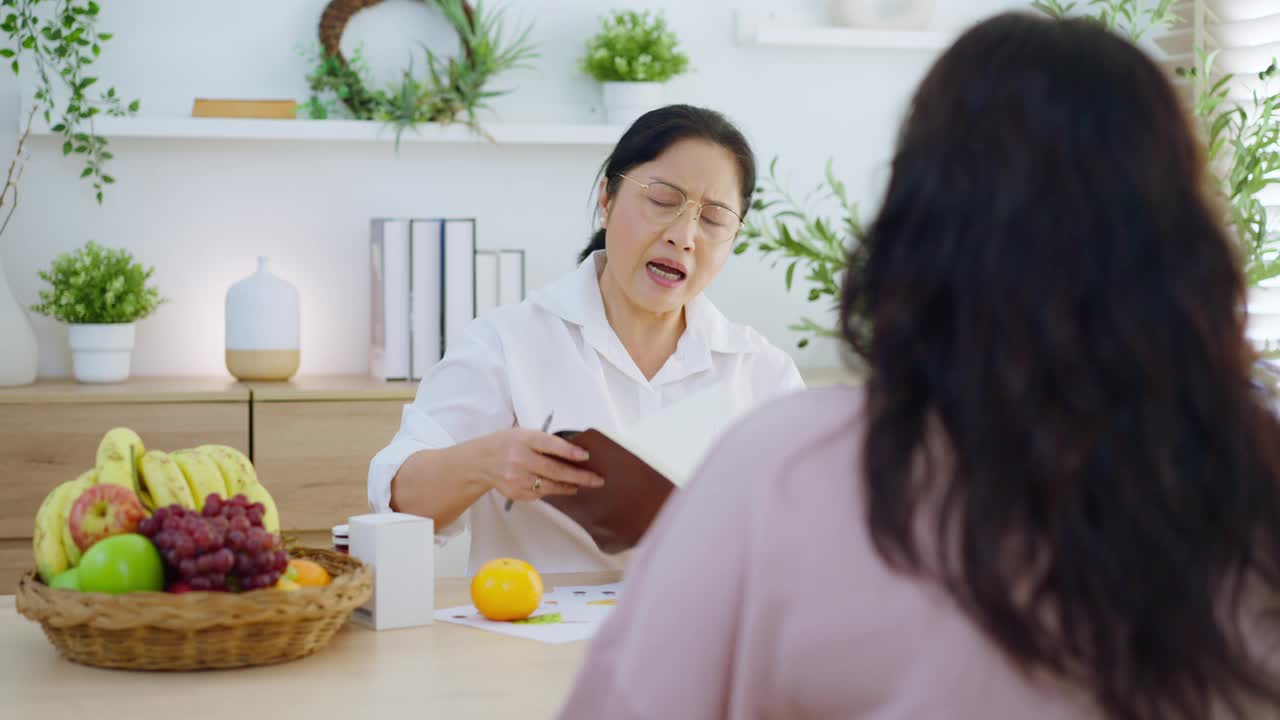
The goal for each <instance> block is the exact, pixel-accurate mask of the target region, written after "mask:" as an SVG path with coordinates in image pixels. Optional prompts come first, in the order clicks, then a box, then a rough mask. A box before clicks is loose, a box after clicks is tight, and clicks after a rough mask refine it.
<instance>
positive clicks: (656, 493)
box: [542, 430, 676, 555]
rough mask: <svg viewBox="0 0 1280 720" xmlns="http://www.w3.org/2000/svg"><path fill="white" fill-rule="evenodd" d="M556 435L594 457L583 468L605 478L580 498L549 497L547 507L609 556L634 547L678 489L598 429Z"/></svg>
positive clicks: (578, 496)
mask: <svg viewBox="0 0 1280 720" xmlns="http://www.w3.org/2000/svg"><path fill="white" fill-rule="evenodd" d="M556 435H558V436H560V437H562V438H564V439H565V440H568V441H569V442H571V443H573V444H575V445H578V446H579V447H582V448H585V449H586V451H587V452H588V453H590V454H591V456H590V458H589V459H588V460H587V461H586V462H584V463H581V466H582V467H584V468H586V469H588V470H591V471H592V472H594V473H596V474H597V475H599V476H600V477H602V478H604V486H603V487H598V488H580V489H579V490H578V493H577V494H576V495H549V496H547V497H544V498H543V499H542V502H545V503H547V504H548V505H551V506H552V507H554V508H556V509H557V510H559V511H560V512H562V513H564V514H565V515H568V516H569V517H570V518H571V519H573V521H574V522H576V523H578V524H579V525H581V526H582V528H583V529H584V530H586V531H587V533H588V534H589V535H590V536H591V539H592V540H594V541H595V543H596V546H597V547H599V548H600V551H601V552H603V553H605V554H608V555H616V554H618V553H620V552H624V551H626V550H630V549H631V548H633V547H635V545H636V543H638V542H640V538H641V537H643V536H644V534H645V532H646V531H648V530H649V526H650V525H651V524H652V523H653V519H654V518H655V517H656V516H657V514H658V511H659V510H661V509H662V504H663V503H665V502H666V501H667V496H669V495H670V494H671V491H672V490H675V489H676V486H675V485H674V484H673V483H672V482H671V481H670V480H668V479H667V478H666V477H664V476H663V475H662V474H661V473H659V472H658V471H657V470H654V469H653V468H652V467H650V466H649V465H648V464H647V463H645V462H644V461H643V460H641V459H640V458H638V457H636V456H635V455H633V454H632V453H631V452H630V451H629V450H626V449H625V448H623V447H622V446H621V445H619V444H618V443H616V442H614V441H613V440H610V439H609V438H608V437H607V436H606V435H604V434H603V433H601V432H600V431H598V430H585V431H583V432H575V431H572V430H562V431H560V432H557V433H556Z"/></svg>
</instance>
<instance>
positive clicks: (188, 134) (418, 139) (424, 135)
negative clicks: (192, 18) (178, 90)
mask: <svg viewBox="0 0 1280 720" xmlns="http://www.w3.org/2000/svg"><path fill="white" fill-rule="evenodd" d="M481 127H482V128H483V129H484V130H485V132H487V133H489V135H491V136H492V137H493V140H494V141H496V142H497V143H498V144H500V145H502V144H506V145H588V146H596V145H599V146H612V145H613V144H614V143H615V142H617V140H618V138H619V137H621V136H622V133H623V132H624V131H625V128H622V127H618V126H613V125H603V124H586V123H583V124H551V123H547V124H514V123H513V124H502V123H483V124H482V125H481ZM94 130H95V132H97V133H98V134H99V135H102V136H104V137H108V138H151V139H167V138H173V139H189V140H302V141H348V142H388V143H389V142H394V141H395V130H394V129H393V128H392V127H391V126H390V125H388V124H386V123H382V122H374V121H364V120H303V119H294V120H257V119H240V118H193V117H181V116H174V117H164V116H152V117H146V116H140V117H132V118H111V117H107V118H103V117H99V118H95V119H94ZM31 134H32V135H37V136H50V135H55V134H56V133H54V132H52V131H51V130H50V129H49V127H48V126H47V125H45V124H44V123H43V122H40V121H37V122H36V125H35V127H34V128H32V131H31ZM400 141H401V142H402V143H488V142H489V139H488V138H485V137H483V136H481V135H478V134H476V133H475V132H473V131H472V130H471V129H470V128H467V127H465V126H463V125H456V124H455V125H438V124H434V123H427V124H423V125H419V126H418V127H416V128H409V129H406V130H405V131H404V133H403V135H402V136H401V140H400Z"/></svg>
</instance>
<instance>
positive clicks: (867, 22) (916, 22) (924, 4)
mask: <svg viewBox="0 0 1280 720" xmlns="http://www.w3.org/2000/svg"><path fill="white" fill-rule="evenodd" d="M936 4H937V2H936V0H831V21H832V22H833V23H835V24H836V25H843V26H846V27H861V28H875V29H879V30H919V29H920V28H923V27H925V26H926V25H928V24H929V20H931V19H932V18H933V11H934V7H935V6H936Z"/></svg>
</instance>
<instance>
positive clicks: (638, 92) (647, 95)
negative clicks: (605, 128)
mask: <svg viewBox="0 0 1280 720" xmlns="http://www.w3.org/2000/svg"><path fill="white" fill-rule="evenodd" d="M600 89H601V90H602V91H603V94H604V114H605V119H606V120H607V121H608V122H609V123H610V124H612V125H627V126H630V125H631V123H633V122H635V121H636V119H637V118H639V117H640V116H641V115H643V114H645V113H647V112H649V111H650V110H654V109H656V108H659V107H662V83H656V82H606V83H600Z"/></svg>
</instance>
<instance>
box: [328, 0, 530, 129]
mask: <svg viewBox="0 0 1280 720" xmlns="http://www.w3.org/2000/svg"><path fill="white" fill-rule="evenodd" d="M422 2H424V3H426V4H427V5H429V6H431V7H434V8H436V9H438V10H439V11H440V13H441V15H443V16H444V19H445V20H446V21H447V22H448V23H449V26H450V27H451V28H453V30H454V32H456V33H457V35H458V42H459V45H460V48H459V49H460V52H459V53H458V54H457V55H456V56H455V57H451V58H444V57H441V56H440V55H438V54H436V53H435V52H433V51H432V50H431V49H430V48H427V47H425V46H424V47H423V51H424V53H425V64H426V69H425V71H424V72H423V74H422V75H421V76H420V77H418V76H415V74H414V64H413V62H412V60H411V61H410V63H409V66H408V67H406V68H405V69H404V70H403V71H402V74H401V77H400V80H399V81H398V82H395V83H392V84H391V86H390V87H388V88H386V89H376V88H371V87H370V79H369V77H370V75H369V69H368V66H367V65H366V64H365V62H364V58H363V56H362V55H361V53H360V51H359V50H356V51H355V52H354V53H352V57H351V59H348V58H346V57H345V56H344V55H343V54H342V49H341V44H342V34H343V32H345V30H346V27H347V23H348V22H350V21H351V18H352V17H354V16H355V14H356V13H358V12H360V11H361V10H364V9H366V8H370V7H373V6H375V5H379V4H381V3H382V0H332V2H330V3H329V4H328V5H327V6H326V7H325V9H324V12H323V13H322V14H321V15H320V50H319V51H318V52H317V53H316V57H315V58H314V62H315V68H314V70H313V71H312V72H311V74H309V75H308V76H307V81H308V84H309V87H310V89H311V93H312V94H311V97H310V98H309V99H308V100H307V102H306V103H304V106H303V107H304V111H305V112H306V113H307V115H308V116H309V117H311V118H312V119H322V118H328V117H332V116H334V115H338V116H340V117H351V118H354V119H357V120H379V121H383V122H387V123H390V124H391V125H392V126H393V127H394V128H395V131H396V145H397V146H399V143H400V136H401V134H402V133H403V132H404V131H405V130H407V129H409V128H412V127H415V126H416V125H418V124H419V123H425V122H435V123H441V124H448V123H453V122H461V123H464V124H466V125H468V126H469V127H471V128H472V129H473V130H475V131H476V132H479V133H481V134H484V130H483V128H481V127H480V121H479V118H478V114H479V111H481V110H484V109H487V108H488V101H489V100H491V99H492V98H495V97H498V96H500V95H505V94H506V93H508V92H510V90H490V89H487V85H488V84H489V81H490V80H492V79H493V77H494V76H496V75H499V74H501V73H503V72H506V71H508V70H515V69H520V68H529V67H531V65H530V61H532V60H533V59H534V58H536V57H537V53H536V52H535V50H534V47H533V45H532V44H531V43H530V42H529V32H530V30H531V29H532V28H531V27H530V26H525V27H524V28H523V29H522V30H520V31H518V32H517V33H515V34H514V36H512V37H508V34H507V32H506V27H505V22H504V17H503V12H504V11H503V10H502V9H494V10H487V9H486V8H485V7H484V5H483V4H482V3H481V2H479V1H477V2H476V3H475V4H474V6H473V5H472V4H471V3H469V2H467V1H466V0H422ZM339 104H340V105H339Z"/></svg>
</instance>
